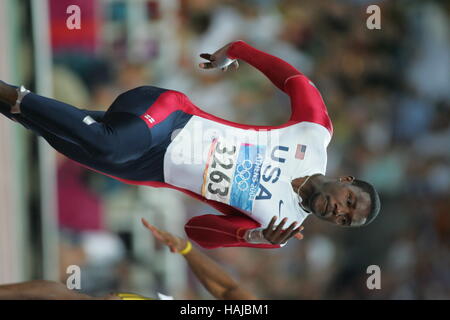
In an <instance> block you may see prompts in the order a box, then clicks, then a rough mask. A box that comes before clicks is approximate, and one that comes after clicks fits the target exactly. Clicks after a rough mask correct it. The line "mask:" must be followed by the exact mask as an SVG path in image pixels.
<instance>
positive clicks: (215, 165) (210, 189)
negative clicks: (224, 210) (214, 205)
mask: <svg viewBox="0 0 450 320" xmlns="http://www.w3.org/2000/svg"><path fill="white" fill-rule="evenodd" d="M236 157H237V148H236V146H235V145H230V144H225V143H222V142H220V141H218V140H217V139H216V140H214V141H213V142H212V144H211V148H210V151H209V154H208V161H207V166H206V168H205V171H204V174H203V185H202V195H203V196H204V197H205V198H207V199H211V200H216V201H220V202H225V203H229V199H230V191H231V185H232V183H233V182H232V179H233V173H234V170H235V165H236Z"/></svg>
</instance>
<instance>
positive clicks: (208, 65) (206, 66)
mask: <svg viewBox="0 0 450 320" xmlns="http://www.w3.org/2000/svg"><path fill="white" fill-rule="evenodd" d="M198 66H199V67H200V68H202V69H213V68H215V67H214V65H213V64H212V63H211V62H206V63H200V64H199V65H198Z"/></svg>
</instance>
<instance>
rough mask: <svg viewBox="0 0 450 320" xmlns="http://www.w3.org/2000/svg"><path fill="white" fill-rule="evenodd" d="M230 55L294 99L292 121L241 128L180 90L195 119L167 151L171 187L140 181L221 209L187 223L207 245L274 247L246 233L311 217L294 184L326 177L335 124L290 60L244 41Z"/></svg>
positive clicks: (189, 230)
mask: <svg viewBox="0 0 450 320" xmlns="http://www.w3.org/2000/svg"><path fill="white" fill-rule="evenodd" d="M227 55H228V57H229V58H230V59H241V60H244V61H246V62H247V63H249V64H251V65H252V66H254V67H255V68H257V69H258V70H260V71H261V72H262V73H264V74H265V75H266V76H267V77H268V78H269V79H270V80H271V81H272V82H273V83H274V84H275V85H276V86H277V87H278V88H279V89H280V90H282V91H284V92H285V93H286V94H288V95H289V97H290V99H291V108H292V112H291V117H290V119H289V120H288V121H287V122H286V123H284V124H283V125H280V126H250V125H242V124H238V123H234V122H230V121H227V120H224V119H221V118H218V117H215V116H213V115H211V114H208V113H206V112H204V111H203V110H201V109H199V108H198V107H196V106H195V105H193V103H192V102H191V101H189V99H188V98H187V96H185V95H183V94H181V93H180V95H179V97H178V98H179V99H178V101H177V104H178V106H177V109H179V110H182V111H183V112H185V113H189V114H192V115H193V116H192V117H191V119H190V120H189V121H188V122H187V123H186V125H185V126H184V127H183V128H182V129H180V130H178V132H177V133H176V135H175V134H174V135H173V137H172V138H173V140H172V141H171V143H170V144H169V146H168V148H167V150H166V152H165V155H164V181H165V182H145V183H142V182H140V183H138V184H144V185H150V186H154V187H168V188H173V189H177V190H180V191H182V192H184V193H186V194H188V195H190V196H192V197H194V198H196V199H198V200H201V201H203V202H205V203H208V204H209V205H211V206H212V207H214V208H216V209H217V210H219V211H220V212H222V213H223V214H224V215H212V214H206V215H201V216H196V217H194V218H192V219H191V220H190V221H189V222H188V223H187V224H186V226H185V230H186V233H187V235H188V236H189V237H190V238H191V239H192V240H194V241H195V242H197V243H198V244H199V245H200V246H202V247H205V248H216V247H236V246H247V247H261V248H276V247H279V245H270V244H250V243H247V242H246V241H245V240H244V239H243V235H244V233H245V231H246V230H248V229H253V228H259V227H265V226H267V225H268V224H269V222H270V220H271V218H272V217H273V216H274V215H277V216H279V217H280V218H284V217H287V218H288V221H287V224H286V225H289V224H290V223H291V222H294V221H297V222H299V224H301V223H303V221H304V219H305V218H306V217H307V215H308V213H307V212H305V211H304V210H302V208H301V207H300V206H299V204H298V198H297V195H296V194H295V193H294V191H293V189H292V187H291V181H292V180H293V179H295V178H299V177H304V176H307V175H311V174H315V173H321V174H325V170H326V164H327V150H326V149H327V146H328V144H329V142H330V140H331V136H332V132H333V128H332V124H331V121H330V118H329V116H328V112H327V109H326V106H325V104H324V102H323V100H322V97H321V95H320V93H319V91H318V90H317V88H316V87H315V86H314V84H313V83H312V82H311V81H310V80H309V79H308V78H307V77H306V76H304V75H303V74H302V73H301V72H299V71H298V70H297V69H295V68H294V67H292V66H291V65H289V64H288V63H286V62H284V61H282V60H280V59H278V58H276V57H274V56H271V55H269V54H266V53H264V52H262V51H259V50H257V49H255V48H253V47H251V46H250V45H248V44H247V43H245V42H243V41H236V42H234V43H233V44H232V46H231V47H230V48H229V50H228V52H227ZM125 182H129V181H125ZM129 183H133V182H129ZM135 184H136V183H135ZM278 221H281V219H279V220H278Z"/></svg>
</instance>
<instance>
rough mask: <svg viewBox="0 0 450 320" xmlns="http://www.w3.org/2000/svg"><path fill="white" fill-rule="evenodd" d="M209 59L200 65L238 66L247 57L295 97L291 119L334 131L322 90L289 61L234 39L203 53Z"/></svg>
mask: <svg viewBox="0 0 450 320" xmlns="http://www.w3.org/2000/svg"><path fill="white" fill-rule="evenodd" d="M200 56H201V57H202V58H204V59H206V60H209V62H206V63H201V64H200V68H203V69H212V68H221V69H222V70H226V69H227V68H228V67H229V66H234V67H235V68H237V67H238V63H237V60H236V59H241V60H244V61H245V62H247V63H249V64H250V65H252V66H253V67H255V68H257V69H258V70H259V71H261V72H262V73H264V74H265V75H266V76H267V77H268V78H269V79H270V80H271V81H272V82H273V83H274V84H275V85H276V86H277V87H278V88H279V89H280V90H282V91H283V92H285V93H286V94H288V95H289V97H290V98H291V109H292V114H291V118H290V121H293V122H302V121H308V122H313V123H317V124H319V125H321V126H323V127H325V128H326V129H327V130H328V131H329V132H330V134H332V133H333V126H332V123H331V120H330V118H329V116H328V111H327V108H326V106H325V103H324V101H323V99H322V96H321V94H320V92H319V90H318V89H317V88H316V87H315V85H314V84H313V83H312V82H311V80H309V79H308V78H307V77H306V76H305V75H303V74H302V73H301V72H300V71H299V70H297V69H296V68H294V67H293V66H291V65H290V64H289V63H287V62H286V61H283V60H281V59H280V58H277V57H275V56H272V55H270V54H268V53H265V52H263V51H261V50H258V49H256V48H254V47H252V46H250V45H249V44H247V43H245V42H244V41H241V40H239V41H235V42H232V43H230V44H228V45H226V46H224V47H222V48H221V49H219V50H217V51H216V52H215V53H213V54H205V53H204V54H201V55H200Z"/></svg>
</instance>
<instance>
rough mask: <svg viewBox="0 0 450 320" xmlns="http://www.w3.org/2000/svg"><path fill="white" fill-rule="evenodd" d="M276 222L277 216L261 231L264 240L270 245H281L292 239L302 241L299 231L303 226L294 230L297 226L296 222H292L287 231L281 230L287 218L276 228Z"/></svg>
mask: <svg viewBox="0 0 450 320" xmlns="http://www.w3.org/2000/svg"><path fill="white" fill-rule="evenodd" d="M276 220H277V216H274V217H273V218H272V220H270V223H269V225H268V226H267V228H266V229H264V230H263V235H264V238H266V240H268V241H269V242H270V243H272V244H283V243H285V242H286V241H288V240H289V239H290V238H292V237H295V238H296V239H298V240H301V239H303V235H302V234H301V233H300V231H302V230H303V226H300V227H298V228H297V229H295V227H296V226H297V222H292V223H291V225H290V226H289V227H288V228H287V229H285V230H283V227H284V225H285V223H286V221H287V218H284V219H283V220H281V223H280V224H279V225H278V226H276V227H274V226H275V221H276Z"/></svg>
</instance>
